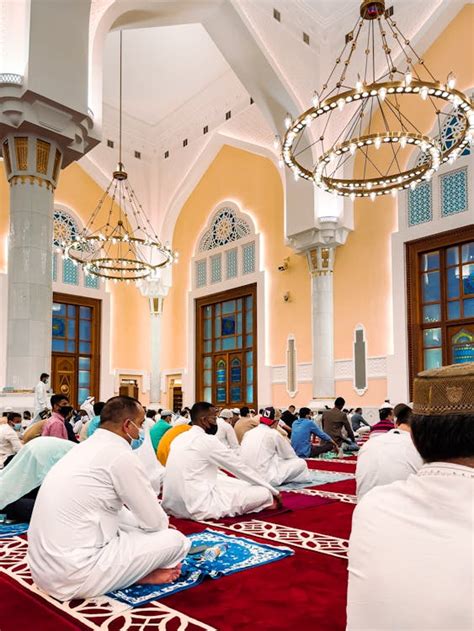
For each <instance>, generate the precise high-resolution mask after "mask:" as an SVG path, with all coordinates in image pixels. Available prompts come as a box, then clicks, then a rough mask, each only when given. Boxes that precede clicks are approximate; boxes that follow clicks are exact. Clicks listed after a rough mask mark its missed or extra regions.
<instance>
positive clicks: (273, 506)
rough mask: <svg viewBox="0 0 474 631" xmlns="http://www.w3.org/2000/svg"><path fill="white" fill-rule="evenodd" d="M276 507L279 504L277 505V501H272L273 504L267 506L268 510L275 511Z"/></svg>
mask: <svg viewBox="0 0 474 631" xmlns="http://www.w3.org/2000/svg"><path fill="white" fill-rule="evenodd" d="M278 506H279V504H278V500H277V499H274V500H273V502H272V504H271V506H269V507H268V510H275V509H277V508H278Z"/></svg>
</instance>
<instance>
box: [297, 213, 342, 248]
mask: <svg viewBox="0 0 474 631" xmlns="http://www.w3.org/2000/svg"><path fill="white" fill-rule="evenodd" d="M349 232H350V230H349V228H346V227H345V226H343V225H341V223H340V222H339V220H338V218H337V217H320V218H319V219H318V225H317V226H315V227H314V228H310V229H308V230H303V231H302V232H299V233H297V234H294V235H292V236H291V237H289V238H288V245H289V246H290V247H291V248H293V249H294V250H295V252H296V253H297V254H305V253H306V252H307V251H308V250H310V249H312V248H316V247H325V248H335V247H337V246H339V245H344V243H345V242H346V240H347V236H348V234H349Z"/></svg>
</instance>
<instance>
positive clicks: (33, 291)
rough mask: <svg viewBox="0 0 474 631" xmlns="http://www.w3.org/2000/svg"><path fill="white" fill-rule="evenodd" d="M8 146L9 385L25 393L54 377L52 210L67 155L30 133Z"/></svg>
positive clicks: (5, 151)
mask: <svg viewBox="0 0 474 631" xmlns="http://www.w3.org/2000/svg"><path fill="white" fill-rule="evenodd" d="M2 144H3V156H4V163H5V170H6V174H7V177H8V180H9V183H10V235H9V244H8V312H7V313H8V315H7V318H8V323H7V362H6V369H7V370H6V386H7V387H10V388H13V389H14V390H22V389H28V388H32V387H33V386H34V385H35V383H36V382H37V381H38V378H39V375H40V374H41V373H42V372H50V365H51V303H52V279H51V249H52V225H53V215H52V210H53V201H54V200H53V196H54V188H55V186H56V182H57V178H58V176H59V170H60V167H61V159H62V152H61V151H60V149H59V148H58V146H57V145H56V143H55V142H54V141H51V140H46V139H44V138H38V137H36V135H26V134H24V133H22V134H21V135H20V134H12V135H9V136H7V137H6V138H4V140H3V143H2Z"/></svg>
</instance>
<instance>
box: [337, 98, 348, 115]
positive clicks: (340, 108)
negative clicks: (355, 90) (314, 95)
mask: <svg viewBox="0 0 474 631" xmlns="http://www.w3.org/2000/svg"><path fill="white" fill-rule="evenodd" d="M345 104H346V102H345V101H344V99H338V101H337V107H338V108H339V111H340V112H342V110H343V109H344V105H345Z"/></svg>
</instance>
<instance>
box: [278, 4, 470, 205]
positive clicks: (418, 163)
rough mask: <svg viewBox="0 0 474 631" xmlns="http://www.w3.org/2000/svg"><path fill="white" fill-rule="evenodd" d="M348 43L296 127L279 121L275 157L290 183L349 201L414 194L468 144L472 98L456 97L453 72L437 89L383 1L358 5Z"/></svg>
mask: <svg viewBox="0 0 474 631" xmlns="http://www.w3.org/2000/svg"><path fill="white" fill-rule="evenodd" d="M345 40H346V41H345V46H344V48H343V50H342V51H341V53H340V55H339V56H338V57H337V58H336V61H335V64H334V67H333V69H332V71H331V73H330V74H329V77H328V79H327V80H326V82H325V83H324V84H323V86H322V88H321V90H320V91H317V92H315V93H314V96H313V100H312V107H311V108H309V109H308V110H306V111H305V112H303V113H302V114H300V115H299V116H298V117H297V118H296V119H295V120H293V119H292V117H291V116H290V115H289V114H288V115H287V116H286V118H285V125H286V129H287V131H286V134H285V137H284V139H283V143H282V147H281V157H282V159H283V161H284V162H285V163H286V165H287V166H288V167H289V168H290V169H291V170H292V171H293V174H294V177H295V179H296V180H298V179H299V178H303V179H306V180H310V181H312V182H313V183H314V184H315V185H316V186H318V187H321V188H322V189H324V190H325V191H327V192H329V193H333V194H336V195H342V196H348V197H350V198H351V199H352V200H354V199H355V198H356V197H370V198H371V199H372V200H374V199H375V198H376V197H377V196H378V195H385V194H387V193H392V194H393V195H396V194H397V191H401V190H403V189H406V188H412V189H413V188H415V187H416V186H417V184H418V183H420V182H423V181H424V180H430V179H431V177H432V176H433V174H434V173H435V171H437V170H438V168H439V166H440V165H441V164H442V163H444V162H446V161H450V162H453V161H454V160H456V158H458V157H459V156H460V155H461V154H462V153H463V151H465V150H466V149H467V147H468V145H469V144H470V143H471V142H472V138H473V135H474V107H473V106H474V103H473V100H472V99H471V98H470V97H469V96H468V95H467V94H465V93H463V92H460V91H459V90H456V89H455V84H456V78H455V76H454V74H453V73H452V72H450V73H449V75H448V76H447V78H446V79H445V80H443V81H441V80H439V79H437V78H436V77H435V76H434V75H433V73H432V72H431V71H430V70H429V68H428V67H427V64H426V63H425V61H424V60H423V59H422V58H421V57H420V56H419V55H418V54H417V53H416V51H415V50H414V48H413V46H412V44H411V43H410V40H408V39H407V38H406V37H405V35H404V34H403V33H402V32H401V30H400V28H399V26H398V25H397V22H396V21H395V20H394V19H393V7H390V8H387V9H386V7H385V0H375V1H374V0H362V2H361V6H360V15H359V16H358V18H357V22H356V24H355V26H354V28H353V29H352V31H351V32H350V33H348V34H347V35H346V38H345ZM413 100H416V103H417V108H416V111H415V110H414V109H413V107H411V106H412V105H413ZM410 101H411V103H410ZM338 116H340V118H338ZM453 120H454V121H455V123H456V125H455V126H456V129H457V132H456V135H455V136H453V137H452V138H450V139H448V141H446V139H445V138H444V134H443V130H444V129H445V128H446V127H448V126H450V125H451V126H452V121H453ZM310 127H311V130H309V128H310ZM433 128H434V130H435V131H434V132H433V133H427V132H426V130H427V129H433ZM305 131H306V132H309V133H307V134H306V136H305V137H304V136H303V134H304V133H305ZM328 137H329V138H328ZM308 138H310V141H309V144H308ZM413 148H414V149H415V150H416V152H417V155H416V156H415V160H414V161H413V166H412V167H411V168H407V167H406V166H404V165H405V164H406V163H407V157H408V156H407V154H405V153H404V152H405V151H407V152H408V151H409V150H410V149H413ZM357 155H360V160H359V163H358V167H359V168H357V170H355V169H354V168H353V165H352V164H351V159H352V158H353V157H354V158H355V157H356V156H357ZM352 172H354V176H351V175H349V173H352Z"/></svg>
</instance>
